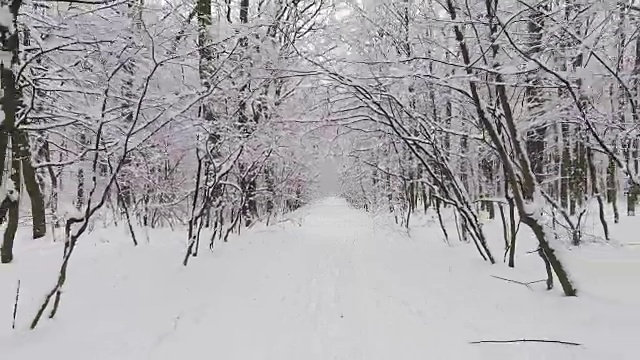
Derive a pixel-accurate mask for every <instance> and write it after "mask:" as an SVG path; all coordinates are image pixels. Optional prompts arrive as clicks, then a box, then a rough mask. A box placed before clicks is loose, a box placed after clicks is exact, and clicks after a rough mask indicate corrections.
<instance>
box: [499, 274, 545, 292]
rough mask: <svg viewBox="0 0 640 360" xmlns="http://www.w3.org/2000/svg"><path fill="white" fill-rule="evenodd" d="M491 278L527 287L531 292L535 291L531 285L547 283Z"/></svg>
mask: <svg viewBox="0 0 640 360" xmlns="http://www.w3.org/2000/svg"><path fill="white" fill-rule="evenodd" d="M491 277H494V278H496V279H500V280H504V281H508V282H511V283H514V284H518V285H523V286H526V287H527V288H528V289H529V290H531V291H533V289H532V288H531V286H530V285H531V284H536V283H539V282H543V281H545V280H535V281H529V282H522V281H517V280H511V279H507V278H503V277H500V276H495V275H491Z"/></svg>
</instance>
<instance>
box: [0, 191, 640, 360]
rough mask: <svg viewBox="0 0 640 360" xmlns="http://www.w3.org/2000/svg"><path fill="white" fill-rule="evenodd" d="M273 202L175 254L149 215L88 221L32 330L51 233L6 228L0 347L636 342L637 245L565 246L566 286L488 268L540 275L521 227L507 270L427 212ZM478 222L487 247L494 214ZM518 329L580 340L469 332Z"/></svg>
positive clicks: (302, 354) (290, 351) (30, 351)
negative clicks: (189, 252)
mask: <svg viewBox="0 0 640 360" xmlns="http://www.w3.org/2000/svg"><path fill="white" fill-rule="evenodd" d="M289 217H290V218H296V219H297V221H288V222H283V223H280V224H277V225H273V226H270V227H266V226H256V227H254V228H253V229H251V230H249V231H246V232H245V233H244V234H243V235H241V236H239V237H234V238H231V239H230V241H229V243H218V244H217V245H216V248H215V251H213V252H210V251H208V249H206V246H204V248H205V250H201V254H200V255H199V256H198V257H197V258H192V259H191V262H190V264H189V266H188V267H183V266H182V264H181V260H182V257H183V254H184V250H185V244H184V233H183V232H182V231H175V232H172V231H169V230H150V233H149V235H148V238H149V239H150V241H149V242H147V241H146V240H145V241H142V243H141V245H140V246H138V247H136V248H134V247H133V246H132V245H131V244H130V240H129V239H127V237H126V235H125V234H124V233H123V232H122V231H123V230H121V229H113V228H111V229H96V230H94V231H93V232H92V233H91V234H90V235H89V236H87V238H84V239H82V240H81V241H82V242H81V245H79V248H78V251H77V254H76V255H75V257H74V258H73V259H72V263H71V265H70V276H69V279H68V286H67V287H66V290H65V292H64V294H63V297H62V304H61V309H60V312H59V313H58V315H57V318H56V319H55V320H54V321H48V320H45V321H44V322H43V324H42V326H41V327H40V328H39V329H38V330H36V331H35V332H33V331H29V330H27V328H28V324H29V322H30V321H31V319H32V318H33V315H34V314H35V311H36V308H37V307H38V306H39V305H40V303H41V301H42V299H43V296H44V293H45V292H46V291H48V290H49V288H50V287H51V286H52V285H53V282H54V279H55V277H56V276H57V270H58V266H59V262H60V256H61V244H59V243H56V244H51V243H50V244H46V245H45V244H44V243H36V242H32V241H20V244H18V245H19V247H18V249H17V251H16V261H15V263H14V264H12V265H9V266H2V267H0V356H1V357H2V358H3V359H12V360H18V359H40V358H43V357H51V356H53V357H54V358H62V357H64V358H65V359H70V360H75V359H94V360H97V359H118V360H121V359H172V360H173V359H179V358H185V359H192V360H195V359H225V360H227V359H229V360H231V359H238V360H251V359H274V360H275V359H277V360H286V359H296V360H313V359H322V360H328V359H344V360H359V359H362V360H374V359H385V360H396V359H398V360H400V359H465V360H469V359H492V360H502V359H554V360H560V359H581V360H589V359H594V360H595V359H598V360H601V359H617V360H622V359H637V358H638V357H637V356H638V354H639V353H640V342H638V335H639V334H640V288H639V287H638V279H640V246H620V244H619V242H623V241H622V240H620V241H619V242H618V245H615V246H614V245H603V244H586V245H584V246H583V247H581V248H579V249H575V250H573V251H566V252H565V253H564V254H563V255H564V258H565V259H566V261H567V262H568V268H569V270H570V271H571V272H572V274H573V276H574V278H575V279H576V282H577V286H578V289H579V291H580V296H579V297H578V298H566V297H562V296H561V294H560V291H559V290H557V291H556V290H554V291H552V292H547V291H546V290H545V289H544V283H536V284H533V285H531V288H527V287H525V286H522V285H518V284H515V283H510V282H507V281H503V280H500V279H497V278H495V277H492V276H491V275H494V276H500V277H504V278H509V279H514V280H517V281H524V282H528V281H535V280H540V279H543V278H544V268H543V265H542V263H541V261H540V259H539V258H538V257H537V255H535V254H532V255H527V251H530V250H532V249H535V245H534V243H533V242H532V241H531V240H530V239H528V236H527V235H526V233H525V232H524V231H523V232H522V234H521V236H520V237H521V238H523V240H522V241H521V242H520V246H519V251H518V258H517V267H516V269H515V270H514V269H509V268H507V267H506V266H505V265H504V264H502V262H501V261H499V264H496V265H494V266H490V265H489V264H488V263H485V262H483V261H482V260H481V259H480V258H479V256H478V255H477V254H476V253H475V249H474V247H473V245H471V244H463V243H460V242H459V241H458V240H457V239H452V240H451V245H447V244H445V243H444V242H443V241H442V240H441V238H442V235H441V232H440V230H439V228H438V227H437V225H435V224H433V223H432V222H430V221H426V220H425V221H423V222H422V223H421V222H420V221H417V222H416V224H417V225H416V226H415V227H414V228H412V229H411V231H410V232H408V233H407V231H403V230H402V229H401V228H400V227H398V226H397V225H395V224H393V223H392V222H391V221H390V220H389V219H388V218H385V217H384V216H377V217H371V216H370V215H369V214H367V213H364V212H361V211H359V210H354V209H351V208H349V207H348V206H347V204H346V202H344V201H342V200H341V199H336V198H329V199H325V200H323V201H320V202H318V203H316V204H313V205H310V206H307V207H305V208H303V209H300V210H299V211H297V212H295V213H293V214H290V215H289ZM416 220H421V219H416ZM422 220H424V219H422ZM623 225H624V224H620V225H619V228H615V229H614V230H615V231H617V234H618V235H619V234H621V233H622V229H623V228H624V226H623ZM451 230H452V231H451V234H454V238H455V229H451ZM487 233H488V234H489V238H490V239H491V241H492V242H491V246H492V249H493V250H494V252H495V255H496V257H498V258H500V259H499V260H501V258H502V256H501V252H502V250H501V246H502V245H501V241H502V240H501V239H502V236H501V228H500V225H499V221H494V222H493V223H491V224H488V225H487ZM614 234H615V233H614ZM628 238H629V240H628V241H632V240H633V239H632V238H631V234H629V237H628ZM18 280H20V281H21V291H20V301H19V309H18V316H17V329H16V330H11V317H12V316H11V314H12V312H13V303H14V300H15V288H16V284H17V281H18ZM523 338H526V339H549V340H562V341H570V342H577V343H580V344H582V345H580V346H569V345H562V344H556V343H513V344H470V342H472V341H478V340H508V339H523Z"/></svg>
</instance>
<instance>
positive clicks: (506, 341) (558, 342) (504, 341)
mask: <svg viewBox="0 0 640 360" xmlns="http://www.w3.org/2000/svg"><path fill="white" fill-rule="evenodd" d="M517 342H539V343H554V344H563V345H573V346H582V344H580V343H576V342H571V341H561V340H545V339H516V340H479V341H470V342H469V344H507V343H517Z"/></svg>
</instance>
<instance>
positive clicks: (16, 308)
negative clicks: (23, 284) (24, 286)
mask: <svg viewBox="0 0 640 360" xmlns="http://www.w3.org/2000/svg"><path fill="white" fill-rule="evenodd" d="M19 299H20V280H18V288H17V289H16V301H15V302H14V303H13V322H12V323H11V328H12V329H15V328H16V318H17V317H18V301H19Z"/></svg>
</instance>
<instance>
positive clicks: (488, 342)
mask: <svg viewBox="0 0 640 360" xmlns="http://www.w3.org/2000/svg"><path fill="white" fill-rule="evenodd" d="M543 281H544V280H543ZM517 342H539V343H554V344H563V345H573V346H582V344H580V343H575V342H571V341H561V340H545V339H516V340H479V341H470V342H469V344H507V343H517Z"/></svg>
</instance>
